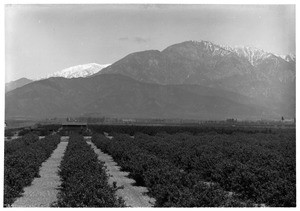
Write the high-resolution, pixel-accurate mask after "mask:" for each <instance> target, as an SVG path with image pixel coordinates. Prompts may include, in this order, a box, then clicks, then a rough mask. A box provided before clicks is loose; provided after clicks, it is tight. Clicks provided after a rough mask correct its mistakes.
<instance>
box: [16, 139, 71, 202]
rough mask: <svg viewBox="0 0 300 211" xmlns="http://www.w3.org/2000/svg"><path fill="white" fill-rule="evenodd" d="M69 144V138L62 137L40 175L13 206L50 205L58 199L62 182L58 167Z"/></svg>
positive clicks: (41, 169)
mask: <svg viewBox="0 0 300 211" xmlns="http://www.w3.org/2000/svg"><path fill="white" fill-rule="evenodd" d="M67 145H68V142H67V138H66V137H65V138H62V139H61V142H60V143H59V144H58V146H57V148H56V149H55V150H54V151H53V153H52V155H51V156H50V158H49V159H48V160H46V161H45V162H44V163H43V164H42V166H41V167H40V171H39V174H40V177H39V178H35V179H34V180H33V182H32V184H31V185H30V186H29V187H26V188H24V193H23V195H22V196H21V197H20V198H18V199H17V200H16V201H15V202H14V203H13V204H12V207H50V205H51V203H53V202H55V201H56V200H57V193H58V192H59V191H58V189H57V188H58V187H59V186H60V184H61V181H60V178H59V176H58V167H59V165H60V162H61V160H62V158H63V155H64V152H65V150H66V147H67Z"/></svg>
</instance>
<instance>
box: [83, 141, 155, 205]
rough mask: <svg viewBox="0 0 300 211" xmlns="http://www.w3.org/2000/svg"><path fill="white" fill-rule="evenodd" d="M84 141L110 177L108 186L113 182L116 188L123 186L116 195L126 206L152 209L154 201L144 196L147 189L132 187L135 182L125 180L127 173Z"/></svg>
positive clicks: (89, 142)
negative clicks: (101, 162)
mask: <svg viewBox="0 0 300 211" xmlns="http://www.w3.org/2000/svg"><path fill="white" fill-rule="evenodd" d="M86 140H87V143H88V144H90V145H91V147H92V148H93V149H94V151H95V153H96V154H97V155H98V159H99V160H101V161H103V162H105V166H106V167H107V173H108V174H109V175H111V177H110V178H109V181H108V182H109V184H111V185H112V184H113V182H116V183H117V187H120V186H124V188H123V189H119V190H118V191H117V195H118V196H119V197H122V198H123V199H124V200H125V204H126V206H130V207H152V206H153V205H154V203H155V199H153V198H150V197H149V196H147V195H146V193H147V192H148V190H147V188H145V187H137V186H133V185H132V184H133V183H135V181H134V180H133V179H129V178H127V176H128V172H123V171H120V166H118V165H117V163H116V162H114V161H113V158H112V157H111V156H110V155H108V154H105V153H103V152H102V151H101V150H99V149H98V148H97V147H96V146H95V145H94V144H93V143H92V142H91V141H90V140H89V139H86Z"/></svg>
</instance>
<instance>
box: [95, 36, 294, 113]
mask: <svg viewBox="0 0 300 211" xmlns="http://www.w3.org/2000/svg"><path fill="white" fill-rule="evenodd" d="M112 73H114V74H122V75H125V76H129V77H131V78H133V79H136V80H138V81H141V82H147V83H158V84H165V85H168V84H197V85H201V86H205V87H210V88H216V89H219V90H227V91H231V92H235V93H238V94H240V95H243V96H246V97H248V98H251V99H253V101H254V102H255V103H258V104H260V105H262V106H265V107H268V108H270V110H274V111H276V113H278V114H280V115H282V116H287V117H291V118H293V117H294V116H295V96H296V92H295V79H296V77H295V76H296V74H295V56H294V55H287V56H284V57H282V56H278V55H275V54H272V53H269V52H265V51H263V50H261V49H257V48H250V47H236V48H232V47H229V46H222V45H217V44H214V43H212V42H209V41H201V42H197V41H186V42H183V43H178V44H175V45H171V46H169V47H167V48H166V49H164V50H163V51H158V50H149V51H142V52H136V53H132V54H129V55H127V56H125V57H124V58H122V59H120V60H119V61H117V62H115V63H113V64H112V65H110V66H108V67H106V68H104V69H103V70H101V72H98V73H96V74H95V75H99V74H112Z"/></svg>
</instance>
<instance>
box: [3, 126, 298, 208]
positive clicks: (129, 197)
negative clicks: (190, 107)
mask: <svg viewBox="0 0 300 211" xmlns="http://www.w3.org/2000/svg"><path fill="white" fill-rule="evenodd" d="M53 128H54V129H53ZM58 129H59V127H58V126H51V127H50V126H47V127H45V130H46V131H47V132H45V131H43V130H42V129H40V130H37V131H38V132H32V131H31V132H30V131H26V130H21V131H20V132H19V133H21V135H20V137H19V138H17V139H13V140H11V141H6V142H5V149H4V151H5V167H4V170H5V171H4V178H5V179H4V206H14V205H16V206H17V207H24V206H25V205H24V204H22V203H23V202H22V201H26V195H27V193H28V190H30V189H33V190H34V191H35V193H36V194H37V195H38V193H39V191H40V192H41V194H42V189H40V190H39V189H38V188H39V185H36V184H41V183H38V182H37V181H43V179H44V178H45V176H44V174H43V171H46V172H49V171H50V167H47V166H48V165H47V162H48V163H49V162H51V159H52V158H53V156H55V155H54V154H55V152H56V151H57V148H58V147H59V146H61V145H64V149H63V150H60V153H61V158H60V160H59V161H56V164H55V167H54V168H53V170H51V172H52V174H54V175H55V178H56V181H58V180H59V182H56V183H55V184H54V185H53V187H48V188H49V189H54V188H56V192H52V195H51V200H48V201H51V203H50V202H49V203H48V204H46V205H45V204H44V205H43V202H35V201H32V202H30V200H32V198H31V199H29V200H28V201H26V203H25V204H26V206H33V207H39V206H46V207H47V206H48V207H50V206H54V207H125V206H132V207H146V206H155V207H257V206H266V207H295V206H296V149H295V142H296V138H295V130H294V129H274V128H272V129H270V128H260V129H255V128H245V129H242V128H212V127H209V128H208V127H198V128H197V127H169V126H168V127H163V126H160V127H146V126H141V127H139V126H130V125H129V126H112V127H109V126H104V125H98V126H97V125H93V126H90V127H89V130H82V129H80V130H79V129H78V130H77V131H76V130H72V132H70V131H68V129H59V130H58ZM54 130H57V131H58V132H54ZM49 131H52V132H49ZM176 131H177V132H176ZM55 133H56V134H55ZM65 133H68V134H69V135H68V136H61V135H65ZM41 134H46V136H45V138H39V136H38V135H41ZM47 134H48V135H47ZM80 134H81V135H80ZM83 135H84V136H83ZM87 135H88V136H87ZM84 137H86V138H84ZM99 161H100V162H99ZM50 166H51V165H50ZM52 166H53V165H52ZM45 168H46V169H45ZM47 168H49V169H47ZM120 175H121V176H120ZM50 186H51V183H50ZM47 194H48V193H47ZM53 194H54V195H53ZM29 195H30V194H29ZM143 200H146V201H143ZM150 200H151V203H150ZM147 201H148V202H147ZM19 202H22V203H19ZM28 203H29V204H28Z"/></svg>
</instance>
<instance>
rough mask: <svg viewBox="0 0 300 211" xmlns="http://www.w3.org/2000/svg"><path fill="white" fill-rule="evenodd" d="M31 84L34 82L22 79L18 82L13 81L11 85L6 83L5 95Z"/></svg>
mask: <svg viewBox="0 0 300 211" xmlns="http://www.w3.org/2000/svg"><path fill="white" fill-rule="evenodd" d="M31 82H33V80H30V79H28V78H20V79H18V80H16V81H11V82H9V83H6V84H5V93H6V92H9V91H11V90H14V89H16V88H19V87H22V86H24V85H26V84H29V83H31Z"/></svg>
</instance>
